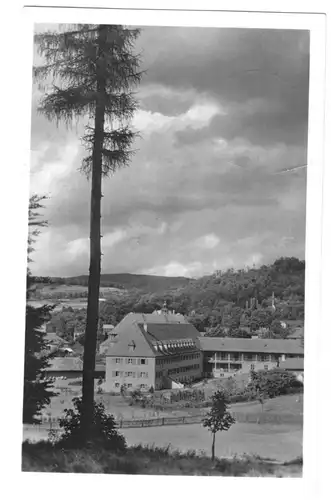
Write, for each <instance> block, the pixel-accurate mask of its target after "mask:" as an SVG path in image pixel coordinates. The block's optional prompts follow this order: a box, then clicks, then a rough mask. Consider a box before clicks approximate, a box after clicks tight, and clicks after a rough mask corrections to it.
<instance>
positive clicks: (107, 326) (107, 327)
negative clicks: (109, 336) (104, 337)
mask: <svg viewBox="0 0 331 500" xmlns="http://www.w3.org/2000/svg"><path fill="white" fill-rule="evenodd" d="M102 328H103V329H104V330H113V328H115V327H114V325H102Z"/></svg>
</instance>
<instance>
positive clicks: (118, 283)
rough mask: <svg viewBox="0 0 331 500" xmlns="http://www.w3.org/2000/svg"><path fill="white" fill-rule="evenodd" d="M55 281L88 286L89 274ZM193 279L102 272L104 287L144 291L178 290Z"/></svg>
mask: <svg viewBox="0 0 331 500" xmlns="http://www.w3.org/2000/svg"><path fill="white" fill-rule="evenodd" d="M52 281H53V282H59V283H63V284H66V285H82V286H87V283H88V276H85V275H82V276H74V277H71V278H52ZM192 281H193V280H192V279H190V278H184V277H181V276H178V277H167V276H152V275H145V274H130V273H123V274H102V275H101V280H100V284H101V286H103V287H113V288H121V289H126V290H129V291H130V290H134V289H136V290H141V291H142V292H144V293H160V292H165V291H169V290H176V289H178V288H182V287H184V286H187V285H188V284H189V283H191V282H192Z"/></svg>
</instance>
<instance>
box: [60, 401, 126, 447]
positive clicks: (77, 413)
mask: <svg viewBox="0 0 331 500" xmlns="http://www.w3.org/2000/svg"><path fill="white" fill-rule="evenodd" d="M73 404H74V409H69V410H68V409H66V410H64V412H65V416H64V417H63V418H62V419H61V420H60V427H61V428H62V429H63V430H64V433H63V435H62V436H61V438H60V440H59V441H58V443H57V446H58V447H60V448H64V449H75V448H85V447H86V446H90V447H99V448H102V449H107V450H124V449H125V448H126V441H125V438H124V437H123V436H122V435H121V434H119V433H118V432H117V424H116V422H115V419H114V417H113V415H109V414H107V413H106V411H105V407H104V405H103V404H102V403H95V402H94V411H93V422H92V426H91V430H92V434H91V435H90V436H89V439H88V441H87V440H86V435H85V433H84V429H83V427H82V425H81V413H82V400H81V398H75V399H74V400H73Z"/></svg>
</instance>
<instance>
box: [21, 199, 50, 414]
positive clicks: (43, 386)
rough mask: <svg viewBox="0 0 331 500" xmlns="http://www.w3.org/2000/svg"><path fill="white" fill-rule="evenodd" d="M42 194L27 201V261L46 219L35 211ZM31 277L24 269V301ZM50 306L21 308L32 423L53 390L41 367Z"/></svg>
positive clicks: (45, 357)
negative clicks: (23, 318)
mask: <svg viewBox="0 0 331 500" xmlns="http://www.w3.org/2000/svg"><path fill="white" fill-rule="evenodd" d="M45 199H46V196H39V195H33V196H31V198H30V200H29V223H28V224H29V233H28V263H29V262H31V258H30V254H31V252H33V251H34V248H33V247H32V245H33V243H34V242H35V241H36V237H37V236H38V235H39V233H40V229H39V228H42V227H45V226H47V221H45V220H44V219H42V218H41V215H40V212H39V210H40V209H42V208H44V206H43V204H42V203H43V201H44V200H45ZM34 282H35V280H34V278H33V276H32V275H31V272H30V270H29V268H28V271H27V300H28V299H29V297H30V296H31V293H32V291H33V286H34ZM52 309H53V306H47V305H44V306H42V307H32V306H31V305H29V304H27V305H26V311H25V346H24V386H23V422H24V423H33V422H35V421H37V420H38V417H39V416H40V413H41V410H42V409H43V408H44V407H45V406H46V405H48V404H49V403H50V399H51V397H52V396H53V395H54V392H53V391H52V390H51V387H52V384H51V383H50V382H49V381H48V380H46V379H45V372H44V370H45V368H46V367H47V366H48V364H49V359H50V356H49V355H48V354H47V351H46V343H45V333H44V332H43V331H42V329H41V327H42V325H43V324H44V322H45V321H47V319H48V318H49V317H50V313H51V311H52Z"/></svg>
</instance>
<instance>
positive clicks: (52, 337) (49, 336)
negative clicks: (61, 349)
mask: <svg viewBox="0 0 331 500" xmlns="http://www.w3.org/2000/svg"><path fill="white" fill-rule="evenodd" d="M44 340H45V342H46V343H47V344H51V343H52V344H62V343H63V342H64V340H63V339H61V337H59V336H58V335H56V333H52V332H49V333H46V335H45V337H44Z"/></svg>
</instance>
